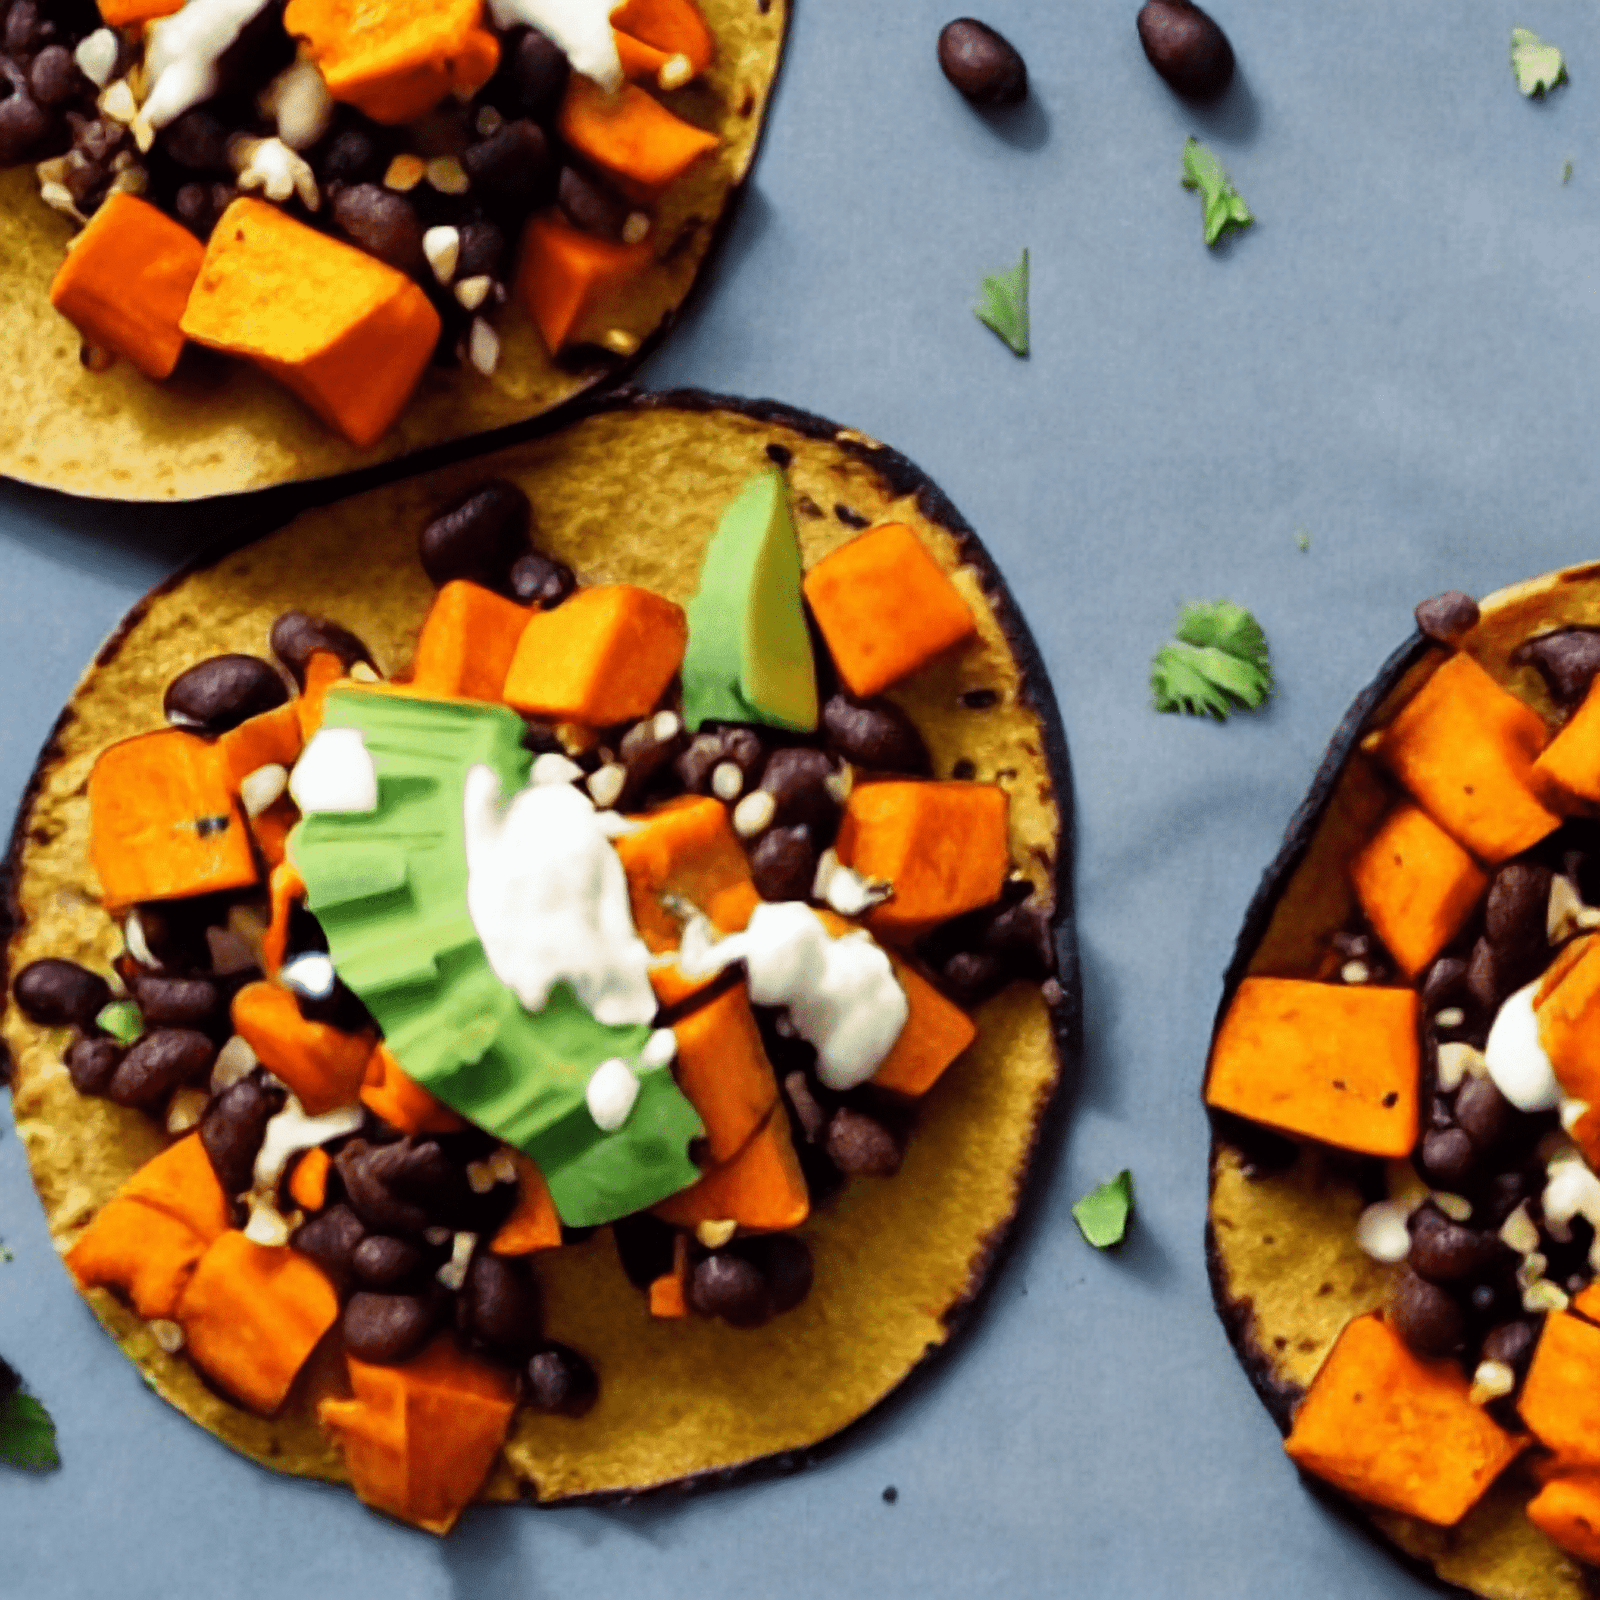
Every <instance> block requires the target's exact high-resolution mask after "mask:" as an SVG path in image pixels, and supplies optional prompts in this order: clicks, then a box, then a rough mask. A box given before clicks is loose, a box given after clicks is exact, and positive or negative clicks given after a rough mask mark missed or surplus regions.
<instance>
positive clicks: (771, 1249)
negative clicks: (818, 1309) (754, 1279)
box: [733, 1233, 814, 1315]
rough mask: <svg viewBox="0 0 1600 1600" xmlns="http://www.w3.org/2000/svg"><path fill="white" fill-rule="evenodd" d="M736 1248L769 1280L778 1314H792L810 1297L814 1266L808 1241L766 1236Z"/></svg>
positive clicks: (775, 1312) (773, 1303) (783, 1234)
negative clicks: (791, 1312) (787, 1312)
mask: <svg viewBox="0 0 1600 1600" xmlns="http://www.w3.org/2000/svg"><path fill="white" fill-rule="evenodd" d="M733 1248H734V1250H735V1252H736V1253H737V1254H739V1255H742V1256H743V1257H744V1258H745V1259H746V1260H747V1261H749V1262H750V1263H751V1264H752V1265H753V1266H755V1267H756V1268H757V1269H758V1270H759V1271H760V1273H761V1275H762V1277H764V1278H765V1279H766V1280H767V1290H768V1292H769V1293H770V1294H771V1296H772V1310H773V1313H774V1315H781V1314H782V1313H783V1312H785V1311H792V1310H793V1309H794V1308H795V1307H796V1306H797V1305H799V1304H800V1302H801V1301H802V1300H804V1299H805V1297H806V1296H807V1295H808V1294H810V1292H811V1283H812V1277H813V1273H814V1267H813V1263H812V1260H811V1250H810V1247H809V1246H808V1245H807V1244H806V1242H805V1240H804V1239H801V1238H799V1237H797V1236H796V1235H795V1234H792V1233H763V1234H757V1235H755V1236H754V1237H753V1238H749V1239H742V1240H740V1241H739V1242H738V1244H736V1245H735V1246H734V1247H733Z"/></svg>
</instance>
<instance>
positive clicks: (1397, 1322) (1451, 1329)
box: [1389, 1269, 1466, 1356]
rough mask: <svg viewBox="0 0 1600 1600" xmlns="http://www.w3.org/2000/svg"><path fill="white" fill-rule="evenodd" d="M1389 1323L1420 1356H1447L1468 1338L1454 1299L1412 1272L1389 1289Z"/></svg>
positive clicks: (1407, 1273) (1399, 1278) (1407, 1272)
mask: <svg viewBox="0 0 1600 1600" xmlns="http://www.w3.org/2000/svg"><path fill="white" fill-rule="evenodd" d="M1389 1321H1390V1322H1391V1323H1392V1324H1393V1325H1394V1331H1395V1332H1396V1333H1398V1334H1399V1335H1400V1337H1401V1338H1402V1339H1404V1340H1405V1342H1406V1344H1407V1345H1409V1346H1410V1348H1411V1349H1413V1350H1415V1351H1416V1353H1417V1354H1418V1355H1420V1356H1447V1355H1449V1354H1451V1352H1452V1351H1455V1350H1459V1349H1460V1348H1461V1343H1462V1340H1463V1339H1464V1338H1465V1337H1466V1318H1465V1317H1464V1316H1463V1315H1462V1312H1461V1307H1460V1306H1458V1305H1457V1304H1456V1302H1455V1300H1454V1298H1453V1297H1452V1296H1451V1295H1450V1294H1449V1293H1448V1292H1447V1291H1446V1290H1444V1289H1441V1288H1439V1287H1438V1285H1437V1284H1432V1283H1429V1282H1428V1281H1427V1279H1426V1278H1419V1277H1418V1276H1417V1274H1416V1273H1414V1272H1412V1271H1410V1270H1409V1269H1408V1270H1406V1271H1404V1272H1402V1273H1401V1274H1400V1275H1399V1277H1397V1278H1396V1279H1395V1281H1394V1283H1393V1284H1392V1285H1391V1286H1390V1290H1389Z"/></svg>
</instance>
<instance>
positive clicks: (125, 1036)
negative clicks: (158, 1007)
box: [94, 1000, 144, 1044]
mask: <svg viewBox="0 0 1600 1600" xmlns="http://www.w3.org/2000/svg"><path fill="white" fill-rule="evenodd" d="M94 1022H95V1026H96V1027H97V1028H99V1029H101V1030H102V1031H103V1032H105V1033H109V1034H110V1035H111V1037H112V1038H113V1039H115V1040H116V1041H117V1043H118V1044H133V1043H134V1042H135V1041H136V1040H137V1039H139V1038H140V1037H141V1036H142V1035H143V1033H144V1017H143V1015H142V1013H141V1012H140V1010H139V1007H138V1005H137V1004H136V1003H135V1002H134V1001H132V1000H111V1001H108V1002H107V1003H106V1004H105V1005H103V1006H101V1007H100V1010H99V1012H98V1013H97V1014H96V1016H95V1019H94Z"/></svg>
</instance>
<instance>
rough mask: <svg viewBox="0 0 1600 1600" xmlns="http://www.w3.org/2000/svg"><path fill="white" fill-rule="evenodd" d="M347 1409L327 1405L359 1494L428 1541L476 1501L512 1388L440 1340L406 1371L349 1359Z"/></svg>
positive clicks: (507, 1379) (512, 1382) (327, 1418)
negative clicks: (351, 1393) (413, 1527)
mask: <svg viewBox="0 0 1600 1600" xmlns="http://www.w3.org/2000/svg"><path fill="white" fill-rule="evenodd" d="M346 1359H347V1361H348V1362H349V1366H350V1386H351V1388H352V1389H354V1390H355V1398H354V1399H351V1400H324V1401H323V1402H322V1403H321V1404H320V1405H319V1406H318V1407H317V1416H318V1417H319V1419H320V1420H321V1422H322V1424H323V1426H324V1427H325V1428H327V1429H328V1430H329V1432H331V1433H332V1434H333V1436H334V1438H335V1439H336V1440H337V1441H338V1443H339V1447H340V1449H341V1451H342V1452H343V1454H344V1462H345V1466H346V1467H347V1468H348V1469H349V1472H350V1478H351V1482H352V1483H353V1484H354V1485H355V1491H356V1493H357V1494H358V1495H359V1496H360V1497H361V1499H362V1500H363V1501H364V1502H365V1503H366V1504H367V1505H369V1506H373V1507H375V1508H376V1509H377V1510H379V1511H386V1512H388V1513H389V1514H390V1515H391V1516H394V1517H399V1518H400V1519H401V1520H402V1521H405V1522H411V1523H415V1524H416V1525H417V1526H418V1527H420V1528H426V1529H427V1530H428V1531H429V1532H430V1533H448V1532H449V1530H450V1529H451V1527H452V1526H454V1524H455V1520H456V1518H457V1517H459V1516H460V1515H461V1511H462V1508H463V1507H464V1506H466V1505H467V1503H468V1502H469V1501H470V1500H471V1499H472V1497H473V1496H474V1495H475V1494H476V1493H477V1492H478V1488H479V1486H480V1485H481V1484H482V1482H483V1480H484V1479H485V1478H486V1477H487V1476H488V1474H489V1468H490V1467H492V1466H493V1465H494V1458H495V1456H496V1455H498V1454H499V1451H500V1446H501V1445H502V1444H503V1443H504V1442H505V1437H506V1430H507V1428H509V1427H510V1425H511V1414H512V1412H513V1411H514V1410H515V1409H516V1378H515V1376H514V1375H513V1374H512V1373H511V1372H510V1371H509V1370H508V1369H506V1368H503V1367H499V1366H491V1365H490V1364H489V1363H488V1362H485V1361H479V1360H477V1359H475V1358H474V1357H472V1356H468V1355H463V1354H462V1353H461V1352H460V1351H459V1350H458V1349H457V1348H456V1345H455V1341H454V1339H452V1338H451V1336H450V1335H449V1334H447V1333H444V1334H440V1335H439V1336H438V1337H437V1338H435V1339H434V1340H433V1341H432V1342H431V1343H430V1344H428V1345H427V1346H426V1347H425V1348H424V1349H423V1351H422V1353H421V1354H420V1355H418V1356H415V1357H413V1358H412V1359H411V1360H410V1361H408V1362H406V1363H405V1364H404V1365H403V1366H397V1367H380V1366H376V1365H373V1364H372V1363H370V1362H366V1361H357V1360H356V1359H355V1358H354V1357H353V1356H350V1357H347V1358H346Z"/></svg>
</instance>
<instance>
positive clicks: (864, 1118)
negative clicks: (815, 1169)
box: [827, 1106, 900, 1178]
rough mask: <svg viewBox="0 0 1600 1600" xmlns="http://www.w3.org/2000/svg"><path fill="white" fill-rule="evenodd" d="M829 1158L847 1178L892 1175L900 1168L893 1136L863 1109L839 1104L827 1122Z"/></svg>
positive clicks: (898, 1152)
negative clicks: (854, 1108) (859, 1109)
mask: <svg viewBox="0 0 1600 1600" xmlns="http://www.w3.org/2000/svg"><path fill="white" fill-rule="evenodd" d="M827 1150H828V1159H829V1160H830V1161H832V1162H833V1164H834V1166H836V1167H837V1168H838V1169H839V1170H840V1171H841V1172H842V1173H843V1174H844V1175H845V1176H846V1177H847V1178H892V1177H893V1176H894V1175H895V1173H897V1172H898V1171H899V1170H900V1146H899V1145H898V1144H897V1143H896V1142H895V1138H894V1135H893V1134H892V1133H890V1132H889V1130H888V1129H887V1128H886V1127H884V1125H883V1124H882V1123H881V1122H879V1121H878V1120H877V1118H876V1117H869V1116H868V1115H867V1114H866V1113H865V1112H864V1111H855V1110H852V1109H851V1108H850V1107H849V1106H840V1107H839V1109H838V1110H837V1111H835V1112H834V1114H833V1120H832V1121H831V1122H829V1124H828V1137H827Z"/></svg>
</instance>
